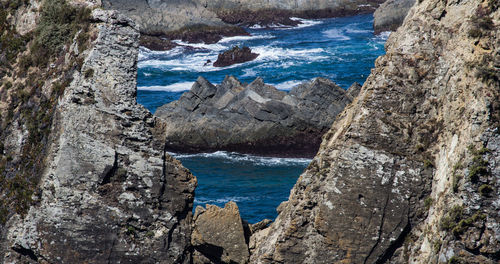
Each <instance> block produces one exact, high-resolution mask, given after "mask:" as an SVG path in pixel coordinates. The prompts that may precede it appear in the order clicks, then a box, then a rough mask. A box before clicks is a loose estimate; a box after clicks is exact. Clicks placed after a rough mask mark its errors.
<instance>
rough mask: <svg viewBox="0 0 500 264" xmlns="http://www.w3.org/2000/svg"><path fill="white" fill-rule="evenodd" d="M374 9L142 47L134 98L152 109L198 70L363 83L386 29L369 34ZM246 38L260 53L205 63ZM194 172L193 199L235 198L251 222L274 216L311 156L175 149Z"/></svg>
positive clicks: (283, 83)
mask: <svg viewBox="0 0 500 264" xmlns="http://www.w3.org/2000/svg"><path fill="white" fill-rule="evenodd" d="M372 23H373V17H372V15H359V16H353V17H345V18H333V19H324V20H304V24H303V25H301V26H299V27H296V28H275V29H256V28H253V29H252V28H251V29H248V31H249V32H250V33H251V34H252V36H246V37H231V38H225V39H223V40H222V41H221V42H219V43H217V44H211V45H206V44H194V45H193V44H185V43H180V42H179V43H180V44H185V45H188V46H183V47H177V48H175V49H173V50H170V51H165V52H155V51H149V50H147V49H145V48H141V51H140V55H139V71H138V86H139V88H138V102H139V103H141V104H143V105H144V106H146V107H147V108H148V109H149V110H151V111H152V112H154V111H155V110H156V108H157V107H159V106H161V105H163V104H165V103H168V102H171V101H173V100H176V99H178V98H179V97H180V95H181V94H182V93H183V92H184V91H186V90H189V89H190V88H191V85H192V84H193V82H194V81H195V80H196V79H197V78H198V76H200V75H201V76H203V77H205V78H206V79H208V80H209V81H211V82H212V83H214V84H216V83H220V82H221V81H222V80H223V79H224V77H225V76H226V75H233V76H235V77H237V78H238V79H240V80H241V81H243V82H247V83H249V82H251V81H253V80H254V79H255V78H256V77H258V76H260V77H262V78H263V79H264V81H265V82H266V83H269V84H272V85H275V86H276V87H277V88H278V89H282V90H289V89H290V88H292V87H293V86H294V85H296V84H299V83H300V82H302V81H306V80H310V79H312V78H314V77H318V76H321V77H326V78H329V79H332V80H333V81H335V82H336V83H337V84H339V85H340V86H341V87H343V88H345V89H347V88H348V87H349V86H350V85H351V84H352V83H353V82H359V83H363V82H364V81H365V79H366V77H367V76H368V74H369V73H370V69H371V68H373V66H374V61H375V59H376V58H377V57H378V56H380V55H382V54H383V53H384V42H385V39H386V38H387V34H381V35H379V36H374V35H373V29H372ZM235 45H239V46H248V47H250V48H251V49H252V50H253V52H256V53H258V54H260V55H259V57H258V58H257V59H256V60H254V61H251V62H247V63H243V64H237V65H232V66H229V67H224V68H216V67H212V66H204V64H205V63H206V61H207V60H211V61H212V62H215V60H216V59H217V55H218V54H219V53H220V52H221V51H224V50H227V49H230V48H231V47H233V46H235ZM177 158H178V159H180V160H181V161H182V163H183V164H184V166H186V167H187V168H189V169H190V170H191V171H192V172H193V174H194V175H196V176H197V178H198V183H199V187H198V188H197V190H196V200H195V205H199V204H205V203H210V204H216V205H219V206H220V205H223V204H224V203H225V202H227V201H229V200H233V201H236V202H237V203H238V206H239V207H240V211H241V214H242V215H243V217H244V218H245V219H247V220H249V221H250V222H256V221H259V220H261V219H263V218H274V217H275V216H276V207H277V206H278V205H279V204H280V203H281V202H282V201H284V200H286V198H287V197H288V195H289V192H290V189H291V188H292V187H293V185H294V183H295V181H296V180H297V178H298V176H299V175H300V173H301V172H302V171H303V169H304V168H305V167H306V166H307V164H308V163H309V160H301V159H275V158H274V159H273V158H261V157H253V156H247V155H240V154H235V153H225V152H216V153H212V154H198V155H177Z"/></svg>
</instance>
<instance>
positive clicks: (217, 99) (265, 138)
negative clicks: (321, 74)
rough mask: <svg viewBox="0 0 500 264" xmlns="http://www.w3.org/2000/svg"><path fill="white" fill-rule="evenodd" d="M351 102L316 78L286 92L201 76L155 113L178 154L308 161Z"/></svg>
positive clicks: (327, 82) (255, 83)
mask: <svg viewBox="0 0 500 264" xmlns="http://www.w3.org/2000/svg"><path fill="white" fill-rule="evenodd" d="M350 102H351V99H350V98H349V97H348V96H347V95H346V91H345V90H344V89H342V88H340V87H339V86H337V85H336V84H335V83H333V82H332V81H330V80H327V79H323V78H317V79H314V80H313V81H310V82H306V83H303V84H301V85H299V86H296V87H294V88H293V89H292V90H291V91H290V92H289V93H286V92H284V91H279V90H277V89H276V88H274V87H273V86H270V85H266V84H264V82H263V80H262V79H261V78H257V79H256V80H255V81H253V82H252V83H250V84H248V85H244V84H242V83H240V81H238V80H237V79H236V78H234V77H226V78H225V79H224V81H223V82H222V83H221V84H220V85H217V86H214V85H212V84H211V83H210V82H208V81H207V80H206V79H204V78H203V77H199V78H198V80H197V81H196V82H195V83H194V84H193V87H192V88H191V90H190V91H188V92H186V93H184V94H183V95H182V96H181V98H180V99H179V100H178V101H174V102H172V103H169V104H166V105H164V106H162V107H160V108H158V109H157V111H156V113H155V115H156V116H158V117H160V118H162V119H164V120H165V121H166V122H165V124H166V126H165V132H164V133H165V136H166V140H167V149H168V150H171V151H180V152H200V151H216V150H226V151H237V152H242V153H253V154H260V155H272V156H283V157H311V156H313V155H314V154H315V153H316V151H317V149H318V147H319V143H320V141H321V136H322V135H323V133H324V132H325V131H327V130H328V128H329V127H330V126H331V124H332V122H333V120H335V117H336V116H337V114H338V113H340V112H341V111H342V110H343V109H344V107H345V106H346V105H347V104H349V103H350Z"/></svg>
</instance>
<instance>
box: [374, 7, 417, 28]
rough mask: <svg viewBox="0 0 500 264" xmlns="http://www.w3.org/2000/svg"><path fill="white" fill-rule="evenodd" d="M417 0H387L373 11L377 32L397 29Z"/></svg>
mask: <svg viewBox="0 0 500 264" xmlns="http://www.w3.org/2000/svg"><path fill="white" fill-rule="evenodd" d="M414 4H415V0H387V1H385V2H384V3H383V4H381V5H380V6H379V7H378V8H377V10H375V13H373V29H374V30H375V34H378V33H380V32H382V31H395V30H396V29H397V28H398V27H399V26H401V24H403V21H404V19H405V17H406V15H407V14H408V11H409V10H410V8H411V7H412V6H413V5H414Z"/></svg>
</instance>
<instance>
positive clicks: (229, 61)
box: [214, 46, 259, 67]
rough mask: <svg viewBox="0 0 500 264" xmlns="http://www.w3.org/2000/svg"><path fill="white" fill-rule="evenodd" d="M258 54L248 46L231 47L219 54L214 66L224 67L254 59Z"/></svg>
mask: <svg viewBox="0 0 500 264" xmlns="http://www.w3.org/2000/svg"><path fill="white" fill-rule="evenodd" d="M258 56H259V54H257V53H253V52H252V50H251V49H250V48H249V47H243V48H240V47H238V46H236V47H233V48H232V49H230V50H226V51H224V52H222V53H220V54H219V56H218V57H217V60H216V61H215V62H214V67H226V66H230V65H233V64H238V63H243V62H247V61H252V60H255V59H256V58H257V57H258Z"/></svg>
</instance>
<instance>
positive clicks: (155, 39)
mask: <svg viewBox="0 0 500 264" xmlns="http://www.w3.org/2000/svg"><path fill="white" fill-rule="evenodd" d="M139 45H141V46H143V47H146V48H148V49H150V50H158V51H165V50H171V49H173V48H175V47H177V46H178V45H177V44H176V43H174V42H172V41H170V40H168V39H164V38H163V37H159V36H149V35H141V38H140V40H139Z"/></svg>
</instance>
